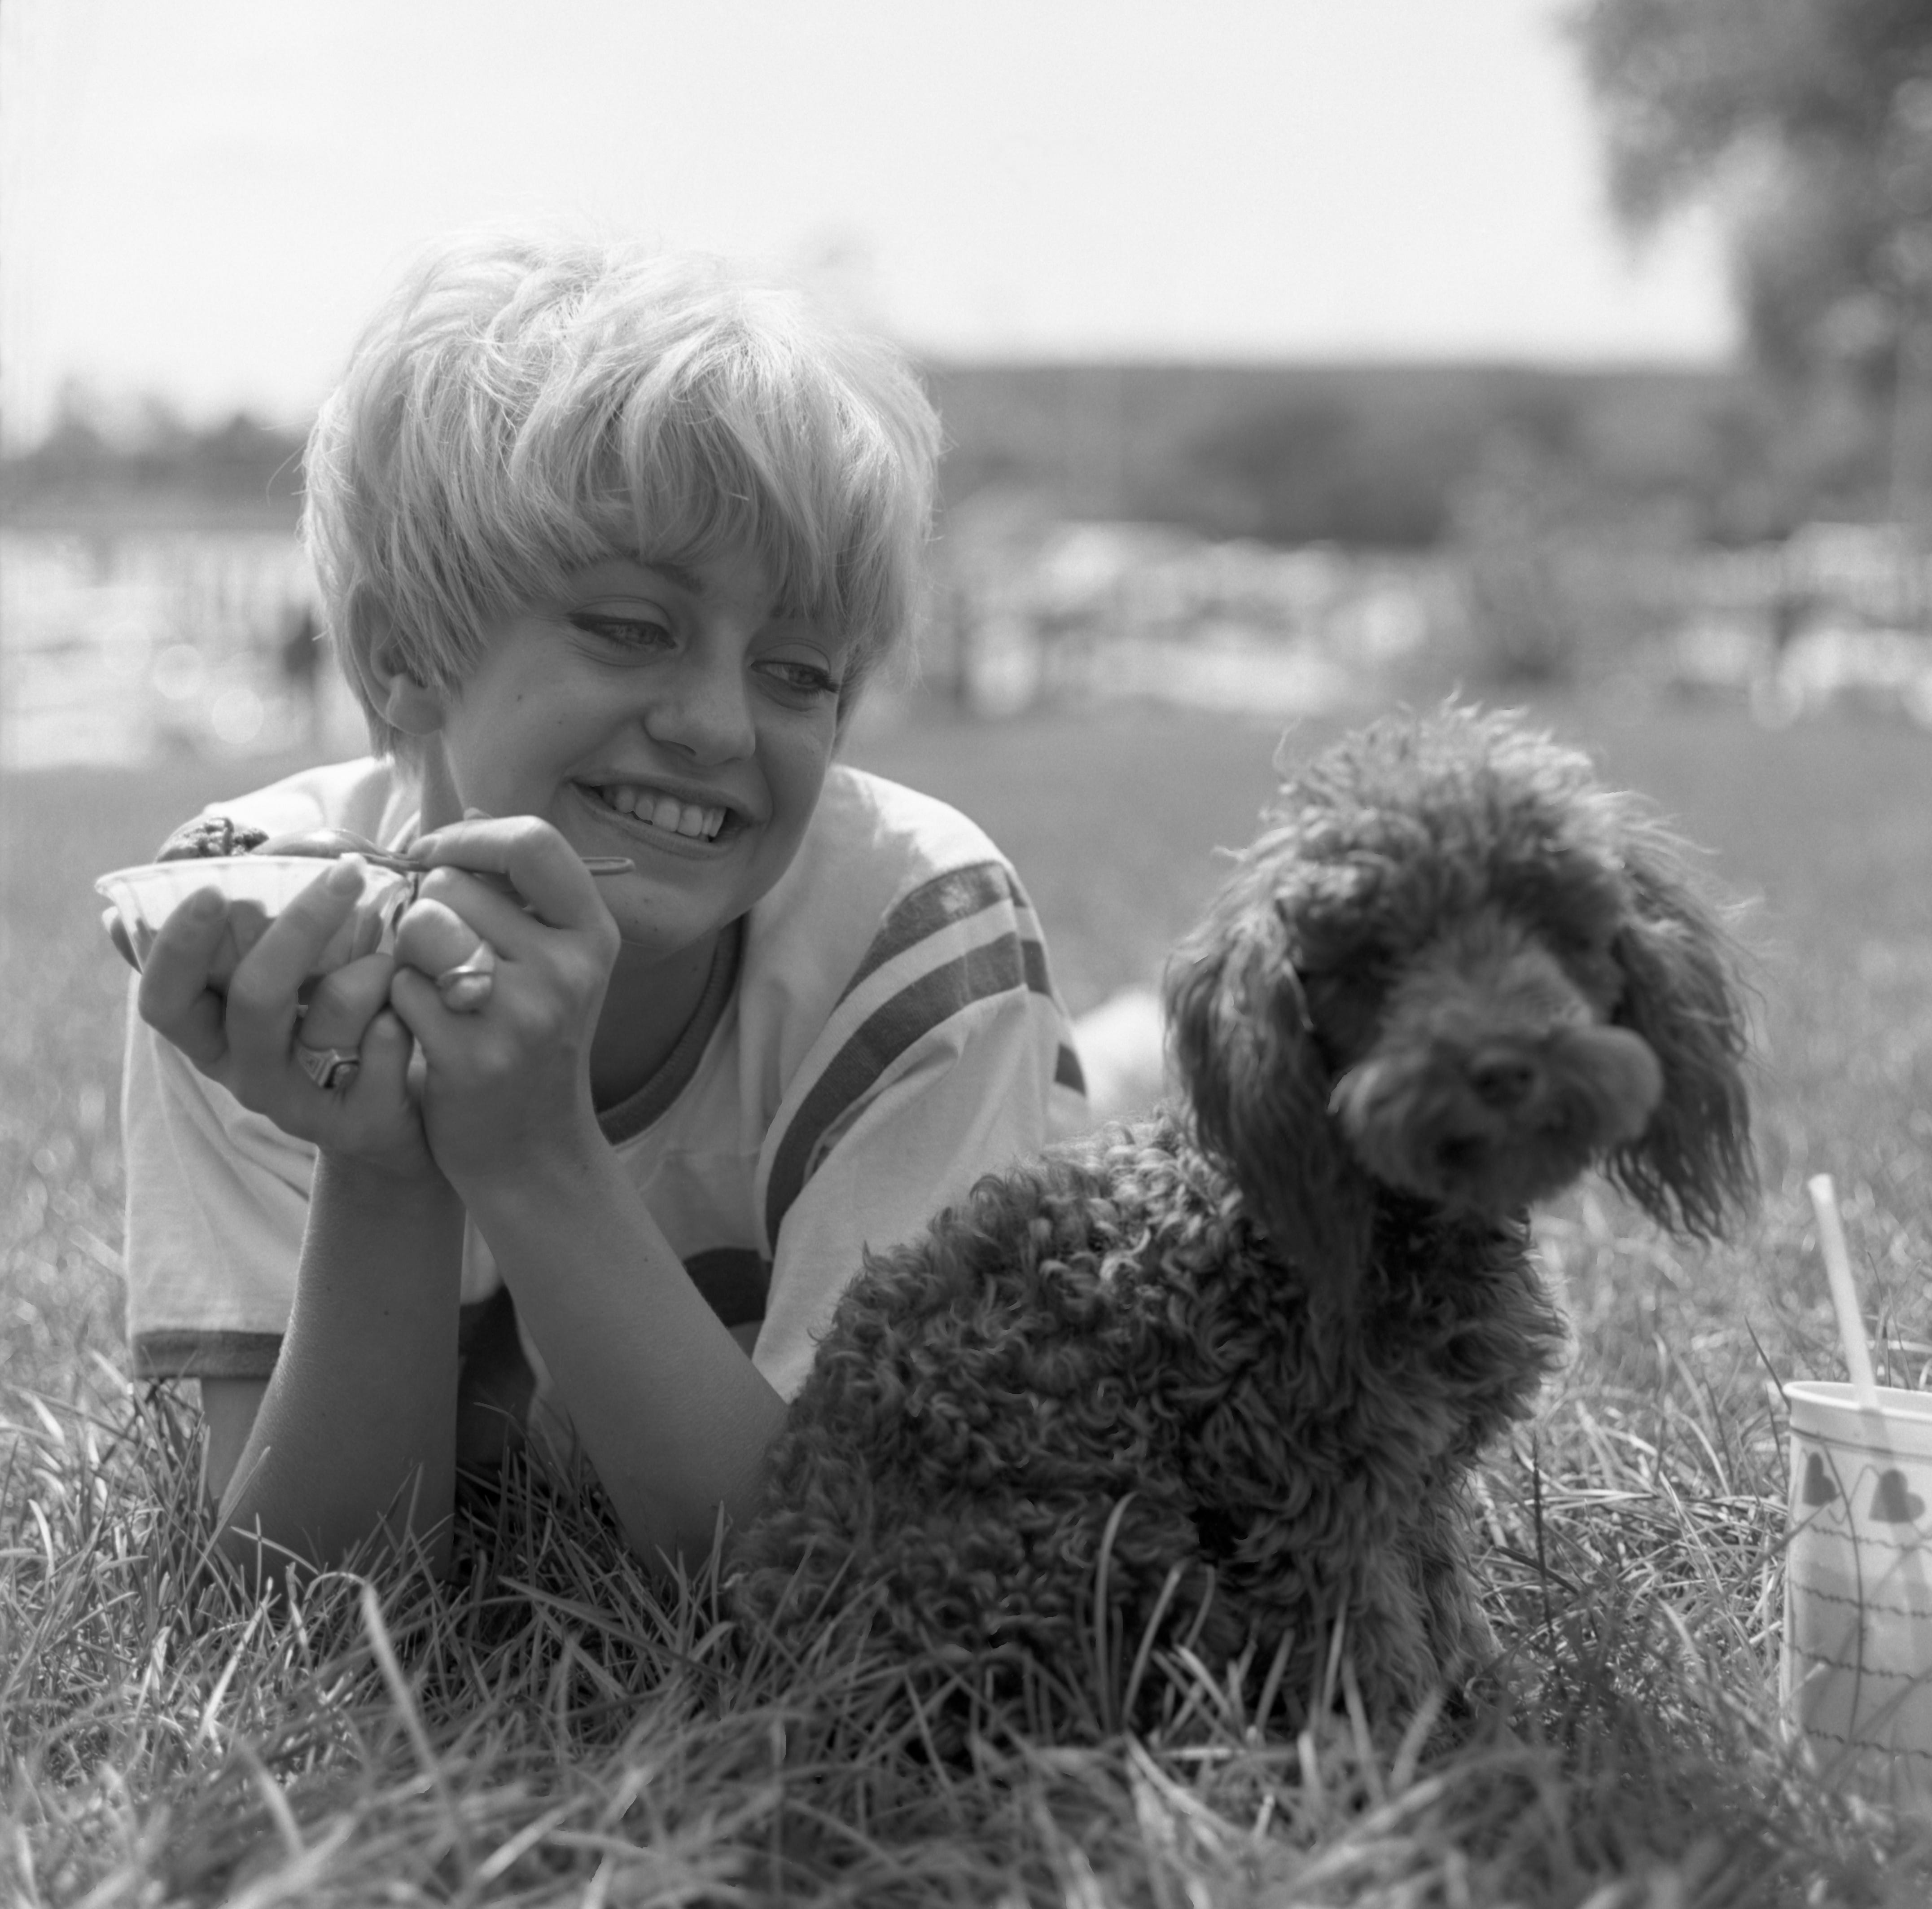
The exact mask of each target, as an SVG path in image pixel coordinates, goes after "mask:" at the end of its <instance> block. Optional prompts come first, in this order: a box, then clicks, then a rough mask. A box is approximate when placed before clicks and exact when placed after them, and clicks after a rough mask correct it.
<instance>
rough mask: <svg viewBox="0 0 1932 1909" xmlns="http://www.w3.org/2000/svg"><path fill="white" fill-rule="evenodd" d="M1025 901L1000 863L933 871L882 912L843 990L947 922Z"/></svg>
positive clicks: (933, 932)
mask: <svg viewBox="0 0 1932 1909" xmlns="http://www.w3.org/2000/svg"><path fill="white" fill-rule="evenodd" d="M1024 900H1025V896H1022V894H1021V893H1020V892H1019V885H1018V884H1016V882H1015V881H1014V880H1013V872H1012V871H1011V870H1010V869H1008V868H1007V866H1006V864H1005V863H1004V862H975V863H973V864H972V865H971V866H970V867H968V868H963V869H952V870H950V871H949V872H947V874H945V875H935V876H934V877H933V878H932V880H931V881H929V882H926V883H925V884H923V885H922V886H921V887H917V888H915V889H914V890H913V891H912V893H910V895H908V896H907V897H906V898H905V899H904V901H902V902H900V903H899V905H898V907H896V908H894V909H893V910H892V913H891V914H889V915H887V916H886V919H885V922H884V923H883V926H881V927H880V929H879V932H877V934H876V935H874V936H873V937H872V945H871V947H869V948H868V949H867V950H865V959H863V960H862V961H861V962H859V965H858V967H857V968H856V969H855V970H854V971H853V976H852V978H851V980H850V981H848V982H847V983H846V985H845V992H846V994H848V995H849V994H850V992H852V990H853V989H854V988H856V986H858V985H859V983H860V982H861V981H862V980H865V977H866V976H867V975H868V974H871V973H872V972H873V971H874V970H875V969H877V968H883V967H884V965H886V962H889V961H891V960H892V959H895V957H896V956H899V955H902V954H904V953H905V951H906V950H907V949H908V948H910V947H917V946H918V945H919V943H920V942H921V941H924V940H925V939H926V938H927V936H928V935H936V934H938V932H939V931H940V929H942V928H944V927H947V926H949V925H950V924H951V923H953V922H956V921H965V920H968V919H970V918H971V917H972V916H974V915H976V914H983V913H984V912H985V911H986V910H987V909H988V908H992V907H995V906H996V905H998V903H1000V902H1020V901H1024ZM840 998H841V999H843V998H844V997H843V996H841V997H840Z"/></svg>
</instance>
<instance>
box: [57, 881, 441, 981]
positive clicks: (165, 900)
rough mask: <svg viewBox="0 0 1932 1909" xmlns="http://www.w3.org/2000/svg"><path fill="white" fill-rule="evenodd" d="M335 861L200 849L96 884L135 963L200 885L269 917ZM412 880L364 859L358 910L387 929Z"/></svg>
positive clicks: (407, 896)
mask: <svg viewBox="0 0 1932 1909" xmlns="http://www.w3.org/2000/svg"><path fill="white" fill-rule="evenodd" d="M334 866H335V863H333V862H332V861H329V860H325V859H323V858H320V857H317V856H314V855H205V856H199V857H189V858H187V859H186V860H182V861H178V862H146V863H142V865H141V866H139V868H133V869H115V870H113V872H112V873H110V874H108V875H103V876H101V878H100V879H99V880H98V881H96V882H95V884H94V886H95V889H96V890H98V892H99V893H101V895H103V896H105V897H106V898H107V900H108V901H109V902H111V903H112V904H113V906H114V907H115V909H116V910H118V912H119V914H120V917H121V925H122V926H123V927H124V928H125V929H126V930H127V941H128V944H129V945H130V947H132V948H133V951H134V959H135V961H136V963H137V964H139V963H144V962H145V961H146V960H147V959H148V950H149V949H150V948H151V947H153V946H154V937H155V936H156V935H157V934H159V933H160V928H161V924H162V923H163V922H164V921H166V920H167V918H168V917H169V915H171V914H173V913H174V911H175V909H176V908H179V907H180V906H181V903H182V902H185V901H186V900H187V898H188V897H189V896H190V895H192V894H193V893H196V891H197V890H200V889H203V888H218V889H220V890H221V892H222V893H223V895H225V896H227V898H228V899H229V901H231V902H254V904H255V905H257V907H258V908H260V910H261V911H262V912H263V914H264V915H266V917H268V918H269V920H274V919H275V917H276V916H277V915H278V914H281V911H282V910H283V909H284V908H286V907H287V905H288V904H289V903H290V902H292V901H293V900H294V899H295V898H296V896H298V895H299V894H300V893H302V890H304V889H305V888H306V887H308V885H309V884H310V883H311V882H312V881H320V880H321V879H322V878H323V876H324V875H326V874H327V873H328V872H329V870H330V869H332V867H334ZM415 890H416V877H415V876H414V875H406V874H404V873H403V872H401V871H400V870H398V869H379V868H377V867H375V866H373V865H369V866H365V871H364V874H363V878H362V894H361V896H359V898H358V899H357V901H356V912H357V914H366V913H367V912H368V911H369V910H371V908H374V909H375V910H377V911H379V912H380V914H381V915H382V917H383V930H384V933H385V935H387V934H389V933H390V932H393V930H394V929H395V915H396V914H399V913H400V912H401V909H402V908H403V906H404V905H406V904H407V902H409V900H410V899H411V898H412V896H413V895H414V893H415Z"/></svg>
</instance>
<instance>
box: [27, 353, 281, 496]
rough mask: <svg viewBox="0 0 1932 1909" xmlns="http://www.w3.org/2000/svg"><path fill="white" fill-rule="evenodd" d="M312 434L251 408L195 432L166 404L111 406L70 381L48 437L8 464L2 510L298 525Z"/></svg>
mask: <svg viewBox="0 0 1932 1909" xmlns="http://www.w3.org/2000/svg"><path fill="white" fill-rule="evenodd" d="M304 436H305V433H304V432H302V431H300V430H286V429H281V428H278V427H276V426H275V425H269V424H266V423H264V422H263V421H262V420H261V419H259V418H257V417H254V416H252V415H251V413H248V412H246V411H237V412H236V413H234V414H233V416H230V417H228V418H226V419H222V420H221V421H220V422H218V423H215V424H211V425H206V426H203V427H199V428H197V427H196V426H193V425H189V424H188V423H187V422H185V421H184V419H182V417H181V415H180V414H179V413H178V412H177V411H175V410H174V409H173V408H172V407H171V406H170V405H169V404H167V403H166V402H165V401H163V400H162V399H160V398H154V397H145V398H139V399H136V400H135V401H132V402H131V403H124V404H110V402H109V401H107V400H106V399H104V398H102V397H101V395H99V394H98V392H95V391H93V390H92V389H90V388H89V386H86V384H84V383H81V382H80V381H79V380H69V381H68V383H66V384H65V386H63V387H62V390H61V392H60V395H59V397H58V400H57V401H56V403H55V409H54V416H53V420H52V424H51V425H49V428H48V429H47V431H46V434H45V435H44V436H43V437H42V438H41V439H40V441H39V442H38V443H36V444H34V445H33V446H31V447H30V448H29V449H26V450H24V451H22V452H18V453H17V454H15V455H10V456H9V457H7V458H6V459H5V461H0V512H4V513H5V515H6V516H7V518H10V519H11V520H13V521H33V520H35V519H40V518H63V519H65V518H71V517H72V516H74V515H83V516H87V515H105V516H110V517H130V516H133V517H139V516H141V515H144V514H148V513H151V512H165V513H166V514H168V515H190V516H194V515H199V516H215V517H219V518H234V517H236V516H249V517H254V518H260V519H261V520H263V521H271V522H278V523H279V522H284V521H286V522H287V523H289V524H293V523H294V521H295V518H296V512H298V510H299V509H300V506H301V500H302V441H303V437H304Z"/></svg>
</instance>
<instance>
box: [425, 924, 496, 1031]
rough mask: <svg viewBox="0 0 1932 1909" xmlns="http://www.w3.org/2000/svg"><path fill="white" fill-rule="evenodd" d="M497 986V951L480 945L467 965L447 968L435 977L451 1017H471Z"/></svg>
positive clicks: (437, 987)
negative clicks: (464, 1015)
mask: <svg viewBox="0 0 1932 1909" xmlns="http://www.w3.org/2000/svg"><path fill="white" fill-rule="evenodd" d="M494 986H496V950H495V949H494V948H493V947H490V944H489V943H488V942H487V941H479V942H478V943H477V944H476V952H475V953H474V954H472V955H471V956H469V959H467V960H466V961H459V962H457V964H456V965H455V967H453V968H445V969H444V970H443V972H442V973H441V974H439V975H438V976H437V977H436V991H437V993H438V994H440V995H442V997H443V1006H444V1007H446V1008H448V1009H449V1010H450V1012H451V1013H452V1014H473V1013H475V1012H476V1010H478V1008H479V1007H481V1006H482V1005H483V1004H484V1002H485V1001H487V1000H488V999H489V998H490V989H492V988H493V987H494Z"/></svg>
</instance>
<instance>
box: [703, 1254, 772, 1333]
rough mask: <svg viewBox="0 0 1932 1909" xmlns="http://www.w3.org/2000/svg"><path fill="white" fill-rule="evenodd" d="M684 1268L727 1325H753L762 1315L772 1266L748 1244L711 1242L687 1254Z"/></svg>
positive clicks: (707, 1301)
mask: <svg viewBox="0 0 1932 1909" xmlns="http://www.w3.org/2000/svg"><path fill="white" fill-rule="evenodd" d="M684 1270H685V1271H686V1272H687V1273H688V1274H690V1275H691V1284H692V1285H693V1286H696V1287H697V1289H698V1291H699V1292H700V1293H702V1294H703V1295H704V1303H705V1304H706V1305H707V1306H709V1307H710V1308H711V1310H712V1311H713V1312H714V1313H716V1314H717V1315H718V1318H719V1319H721V1321H722V1322H724V1324H725V1325H757V1323H758V1322H759V1321H760V1320H761V1319H763V1317H764V1316H765V1298H766V1295H767V1294H768V1293H769V1292H770V1290H771V1284H772V1269H771V1267H770V1266H769V1265H768V1264H767V1263H766V1261H765V1260H763V1259H761V1258H760V1256H759V1255H758V1253H757V1250H756V1249H755V1248H754V1247H748V1246H714V1247H709V1249H707V1250H706V1251H704V1252H703V1253H691V1254H689V1255H688V1256H686V1258H685V1262H684Z"/></svg>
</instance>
